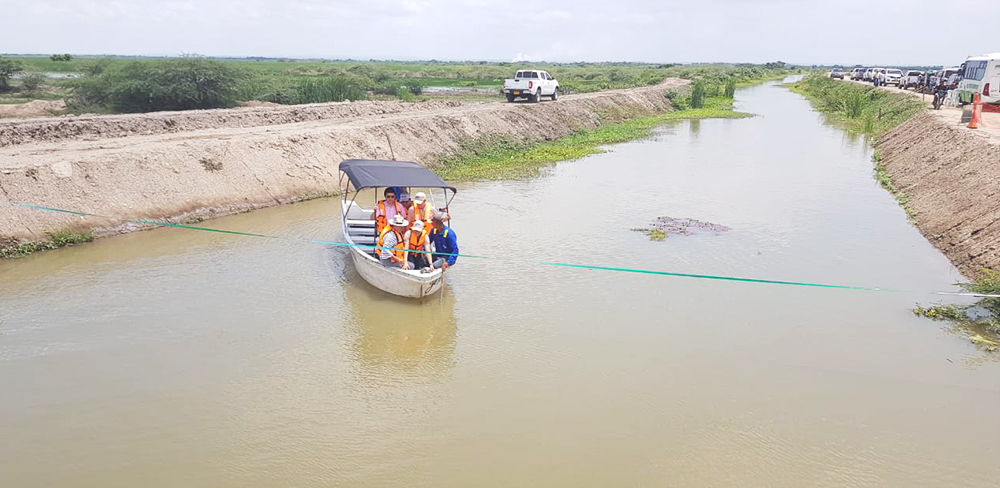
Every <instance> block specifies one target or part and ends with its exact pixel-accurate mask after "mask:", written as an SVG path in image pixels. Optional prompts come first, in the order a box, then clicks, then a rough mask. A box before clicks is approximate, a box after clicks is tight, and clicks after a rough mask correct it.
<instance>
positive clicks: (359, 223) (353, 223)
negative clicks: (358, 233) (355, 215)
mask: <svg viewBox="0 0 1000 488" xmlns="http://www.w3.org/2000/svg"><path fill="white" fill-rule="evenodd" d="M347 226H348V227H371V228H372V229H374V228H375V221H374V220H367V219H365V220H355V219H347Z"/></svg>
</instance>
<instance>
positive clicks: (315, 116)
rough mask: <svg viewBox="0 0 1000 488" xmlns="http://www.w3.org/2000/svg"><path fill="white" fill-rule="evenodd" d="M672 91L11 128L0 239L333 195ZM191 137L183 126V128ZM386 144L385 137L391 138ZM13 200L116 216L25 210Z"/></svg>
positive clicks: (584, 122) (55, 121)
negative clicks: (477, 146)
mask: <svg viewBox="0 0 1000 488" xmlns="http://www.w3.org/2000/svg"><path fill="white" fill-rule="evenodd" d="M686 83H687V82H686V81H684V80H667V82H665V83H664V84H662V85H659V86H654V87H644V88H637V89H631V90H616V91H609V92H600V93H592V94H583V95H575V96H567V97H561V98H560V99H559V100H558V101H555V102H551V101H546V102H543V103H539V104H528V103H514V104H509V103H483V104H473V105H457V104H455V103H449V102H442V103H420V104H406V103H402V102H360V103H350V104H346V103H344V104H321V105H315V106H306V107H253V108H244V109H234V110H218V111H202V112H196V113H182V114H179V113H160V114H150V115H128V116H110V117H102V116H95V117H79V118H45V119H33V120H25V121H21V122H16V123H15V122H3V123H2V125H0V134H3V135H2V136H0V137H2V138H6V139H5V140H6V141H8V142H7V143H6V145H2V147H0V239H2V238H10V237H14V238H22V239H24V238H28V239H38V238H43V237H45V233H46V232H51V231H54V230H59V229H62V228H67V227H87V228H97V229H98V233H99V234H100V233H109V232H122V231H128V230H132V228H133V227H132V226H129V225H128V224H126V223H124V221H125V220H126V219H130V218H152V219H164V218H168V219H178V220H184V219H191V218H202V217H211V216H217V215H224V214H228V213H233V212H239V211H245V210H249V209H253V208H259V207H263V206H268V205H275V204H279V203H285V202H291V201H296V200H300V199H303V198H308V197H311V196H316V195H322V194H329V193H331V192H335V191H337V188H338V181H337V180H338V171H337V165H338V164H339V163H340V161H342V160H343V159H347V158H382V159H386V158H389V157H390V154H391V152H390V149H389V140H390V139H391V144H392V150H393V152H394V154H395V156H396V157H397V158H398V159H405V160H415V161H425V160H430V159H433V158H434V156H435V155H439V154H443V153H447V152H449V151H452V150H454V149H455V148H456V147H457V146H458V144H459V142H460V141H461V140H463V139H464V138H467V137H477V136H482V135H487V134H508V135H513V136H517V137H523V138H526V139H532V140H544V139H554V138H558V137H562V136H565V135H568V134H570V133H572V132H574V131H576V130H578V129H580V128H583V127H586V128H593V127H596V126H597V125H598V124H599V123H600V121H601V119H602V117H606V116H608V115H609V114H611V115H613V114H615V113H628V114H630V115H640V114H649V113H656V112H663V111H666V110H669V109H670V102H669V100H667V99H666V96H665V93H666V90H667V89H668V88H671V87H678V86H682V85H684V84H686ZM185 128H186V129H185ZM387 135H388V136H389V138H388V139H387ZM9 202H22V203H32V204H38V205H45V206H51V207H58V208H67V209H77V210H82V211H86V212H91V213H96V214H101V215H106V216H108V218H107V219H103V220H98V219H94V218H86V219H82V218H80V217H74V216H71V215H65V214H57V213H48V212H40V211H31V210H23V209H19V208H17V207H13V206H11V205H9Z"/></svg>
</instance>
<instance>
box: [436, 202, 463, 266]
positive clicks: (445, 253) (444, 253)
mask: <svg viewBox="0 0 1000 488" xmlns="http://www.w3.org/2000/svg"><path fill="white" fill-rule="evenodd" d="M447 220H449V219H448V214H446V213H442V212H435V213H434V217H433V219H432V221H433V223H434V228H433V229H431V232H430V238H431V243H432V244H434V254H432V256H433V258H434V261H432V262H431V266H430V267H431V268H435V269H437V268H441V269H442V270H444V269H448V267H449V266H454V265H455V261H456V260H458V236H457V235H455V231H453V230H451V228H450V227H448V226H446V225H444V223H445V222H446V221H447Z"/></svg>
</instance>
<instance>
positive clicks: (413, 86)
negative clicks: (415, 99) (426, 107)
mask: <svg viewBox="0 0 1000 488" xmlns="http://www.w3.org/2000/svg"><path fill="white" fill-rule="evenodd" d="M406 89H407V90H410V93H412V94H414V95H420V94H421V93H423V92H424V86H423V85H421V84H420V82H419V81H411V82H408V83H407V84H406Z"/></svg>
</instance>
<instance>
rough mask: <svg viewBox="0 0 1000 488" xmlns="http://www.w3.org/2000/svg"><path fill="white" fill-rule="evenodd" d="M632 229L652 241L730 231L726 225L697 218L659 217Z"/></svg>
mask: <svg viewBox="0 0 1000 488" xmlns="http://www.w3.org/2000/svg"><path fill="white" fill-rule="evenodd" d="M631 230H632V231H634V232H642V233H643V234H646V235H647V236H649V239H650V240H652V241H662V240H664V239H666V238H667V236H668V235H679V236H690V235H695V234H701V233H712V234H721V233H723V232H727V231H729V230H730V228H729V227H726V226H724V225H719V224H713V223H711V222H703V221H701V220H696V219H688V218H674V217H657V218H656V219H655V220H653V222H652V223H651V224H650V227H639V228H635V229H631Z"/></svg>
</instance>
